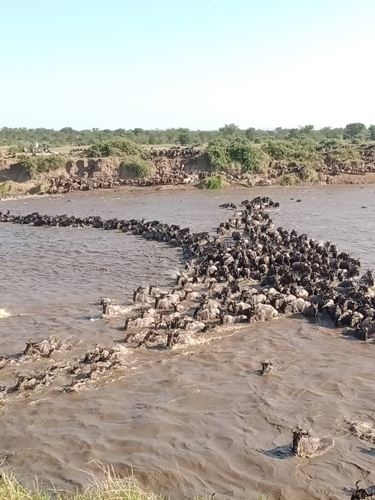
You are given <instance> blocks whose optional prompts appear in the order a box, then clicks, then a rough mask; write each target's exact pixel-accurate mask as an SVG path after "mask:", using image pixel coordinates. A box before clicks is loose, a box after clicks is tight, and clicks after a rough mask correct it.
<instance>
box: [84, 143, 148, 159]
mask: <svg viewBox="0 0 375 500" xmlns="http://www.w3.org/2000/svg"><path fill="white" fill-rule="evenodd" d="M83 156H85V157H86V158H97V157H103V156H104V157H106V156H139V157H142V158H144V157H145V156H146V154H145V150H144V149H143V148H142V147H141V146H139V145H138V144H136V143H135V142H133V141H130V140H128V139H114V140H111V141H106V142H99V143H98V144H93V145H92V146H90V147H89V148H86V149H84V151H83Z"/></svg>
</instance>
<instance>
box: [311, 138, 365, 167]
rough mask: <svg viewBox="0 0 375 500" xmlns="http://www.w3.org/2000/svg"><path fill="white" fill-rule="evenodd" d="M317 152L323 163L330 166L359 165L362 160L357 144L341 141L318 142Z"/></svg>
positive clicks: (326, 140) (327, 140)
mask: <svg viewBox="0 0 375 500" xmlns="http://www.w3.org/2000/svg"><path fill="white" fill-rule="evenodd" d="M318 150H319V152H320V154H321V155H322V157H323V158H324V163H325V164H326V165H328V166H331V165H344V164H348V163H351V164H359V163H360V162H361V160H362V158H361V149H360V147H359V146H358V144H355V143H353V142H350V141H344V140H342V139H325V140H323V141H320V143H319V145H318Z"/></svg>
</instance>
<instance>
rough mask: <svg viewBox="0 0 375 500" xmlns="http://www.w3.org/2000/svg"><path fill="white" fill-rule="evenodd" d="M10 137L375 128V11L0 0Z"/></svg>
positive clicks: (285, 3)
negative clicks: (29, 131)
mask: <svg viewBox="0 0 375 500" xmlns="http://www.w3.org/2000/svg"><path fill="white" fill-rule="evenodd" d="M0 19H1V24H0V127H1V126H25V127H53V128H61V127H64V126H71V127H74V128H93V127H99V128H119V127H122V128H134V127H142V128H167V127H189V128H194V129H198V128H201V129H212V128H217V127H219V126H222V125H224V124H225V123H232V122H233V123H236V124H238V125H239V126H241V127H242V128H247V127H250V126H254V127H259V128H274V127H277V126H285V127H296V126H299V125H305V124H310V123H311V124H314V125H316V126H318V127H320V126H325V125H329V126H341V125H345V124H346V123H348V122H352V121H362V122H364V123H366V124H367V125H369V124H370V123H375V98H374V93H375V68H374V61H375V30H374V26H375V0H216V1H215V0H185V1H184V2H182V1H178V0H132V1H129V0H106V1H104V0H64V1H56V0H0Z"/></svg>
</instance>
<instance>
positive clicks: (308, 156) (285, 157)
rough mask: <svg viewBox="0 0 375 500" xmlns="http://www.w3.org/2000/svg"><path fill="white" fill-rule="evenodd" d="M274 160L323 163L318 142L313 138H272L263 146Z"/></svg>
mask: <svg viewBox="0 0 375 500" xmlns="http://www.w3.org/2000/svg"><path fill="white" fill-rule="evenodd" d="M262 149H263V151H265V152H266V153H267V154H268V155H269V156H270V157H271V158H272V159H273V160H276V161H283V162H285V163H304V164H306V163H321V158H320V157H319V154H318V151H317V147H316V142H315V141H313V140H311V139H288V140H270V141H268V142H267V143H265V144H263V146H262Z"/></svg>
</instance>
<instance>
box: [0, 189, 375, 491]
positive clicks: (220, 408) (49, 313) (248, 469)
mask: <svg viewBox="0 0 375 500" xmlns="http://www.w3.org/2000/svg"><path fill="white" fill-rule="evenodd" d="M259 194H260V195H262V196H270V197H271V198H272V199H274V200H275V201H279V202H280V208H279V209H278V210H277V211H273V214H272V217H273V219H274V221H275V223H277V224H278V225H283V226H286V227H288V228H292V227H295V228H296V229H298V230H299V231H301V232H307V233H308V234H309V235H310V236H311V237H314V238H317V239H322V240H330V241H332V242H335V243H337V244H338V247H339V249H340V250H344V251H350V252H351V254H352V255H353V256H355V257H358V258H360V259H361V262H362V267H363V270H366V269H367V268H375V254H374V247H375V187H374V186H364V187H363V186H332V187H331V186H323V187H322V186H317V187H309V188H256V189H251V190H250V189H241V190H237V189H236V190H227V191H223V192H220V193H217V192H202V191H199V190H187V191H156V192H155V191H152V190H139V191H136V192H132V193H129V192H124V191H122V190H118V191H100V192H99V191H97V192H94V193H81V194H79V193H75V194H71V195H66V196H61V197H55V198H51V197H50V198H29V199H21V200H11V201H2V202H0V210H4V209H10V210H11V211H12V212H14V213H20V212H22V213H30V212H33V211H39V212H40V213H48V214H62V213H66V214H74V215H82V216H86V215H101V216H103V217H106V218H109V217H112V216H116V217H119V218H124V219H130V218H132V217H134V218H142V217H145V218H147V219H159V220H161V221H163V222H168V223H176V224H180V225H181V226H182V227H184V226H189V227H191V229H193V230H210V231H211V230H213V229H214V228H215V227H216V226H217V224H218V223H219V222H220V221H221V220H224V219H226V218H227V216H228V215H229V212H228V211H226V210H223V209H220V208H219V204H221V203H223V202H226V201H234V202H239V201H241V200H243V199H246V198H253V197H254V196H257V195H259ZM297 199H301V200H302V201H301V202H298V203H297V202H296V200H297ZM0 259H1V263H2V266H1V289H0V307H1V308H6V309H7V310H8V311H9V312H10V314H11V316H10V317H9V318H3V319H0V332H1V335H0V354H13V353H18V352H20V351H22V350H23V348H24V346H25V342H26V341H27V340H28V339H29V338H32V339H35V340H41V339H44V338H47V337H49V336H50V335H54V336H56V337H57V338H59V339H62V340H64V339H66V338H68V337H69V338H71V339H72V340H73V341H74V342H75V343H76V345H78V346H82V349H84V348H86V347H87V346H94V345H95V344H97V343H100V344H103V345H123V344H122V341H123V338H124V333H123V332H122V331H120V327H121V325H122V323H123V322H122V320H120V319H116V318H114V319H112V320H110V321H108V320H103V319H97V317H98V315H99V313H100V308H99V306H98V305H96V304H95V303H96V302H97V300H98V298H99V297H100V296H109V297H112V298H114V299H116V300H117V301H118V302H119V303H126V302H128V301H130V299H131V296H132V292H133V289H134V288H136V287H138V286H139V285H142V286H146V285H148V284H150V283H157V284H158V285H160V286H167V285H172V284H173V282H174V276H175V275H176V272H177V271H178V269H179V267H180V266H181V264H182V260H181V254H180V251H179V250H178V249H172V248H169V247H167V246H165V245H161V244H158V243H156V242H150V241H145V240H144V239H141V238H137V237H135V236H131V235H125V234H122V233H116V232H114V231H99V230H94V229H77V228H48V227H43V228H39V227H32V226H22V225H11V224H1V226H0ZM123 349H124V351H123V352H124V354H123V355H124V356H125V359H126V362H125V365H124V367H121V368H118V369H115V370H113V371H110V373H109V374H107V375H106V376H105V377H103V378H101V379H100V380H98V381H97V383H96V384H94V385H91V386H90V387H88V388H84V389H82V390H79V391H77V392H71V393H63V392H61V391H59V390H57V389H56V387H54V386H53V385H51V386H50V387H46V388H44V389H43V390H41V391H31V392H29V393H22V394H19V395H17V396H14V397H12V398H7V399H6V400H4V401H3V403H2V404H1V406H0V418H1V430H0V436H1V439H0V463H1V464H2V466H3V467H4V466H5V467H7V468H9V469H10V470H12V471H14V472H15V474H16V475H17V477H18V478H19V479H21V480H22V481H23V482H25V483H28V484H32V482H33V480H34V478H35V476H37V477H38V478H39V481H40V482H42V483H43V484H47V485H48V484H50V483H53V484H54V485H56V486H57V487H58V488H64V489H73V488H74V487H75V486H80V485H83V484H85V483H86V482H87V481H89V480H90V473H91V472H97V471H98V470H100V465H99V464H102V465H107V464H111V465H113V467H114V469H115V471H117V472H118V473H120V474H124V475H125V474H128V473H129V472H130V471H131V470H133V471H134V472H135V473H136V474H137V475H138V476H139V477H140V478H141V480H142V481H144V482H145V484H147V485H148V486H150V487H151V488H152V489H154V490H155V492H158V493H162V494H169V495H170V498H172V499H180V498H181V499H182V498H192V497H193V495H194V494H200V495H211V494H212V493H214V492H215V493H216V496H215V498H218V499H220V500H222V499H226V498H235V499H242V498H249V499H252V498H256V495H258V494H260V493H263V494H267V495H268V498H269V499H288V500H294V499H295V500H300V499H342V498H348V496H349V497H350V493H349V491H350V488H352V487H353V486H354V484H355V482H356V481H357V480H359V479H362V480H363V483H361V484H363V485H372V484H375V447H374V445H372V444H371V443H369V442H366V441H361V440H359V439H358V438H357V437H354V436H353V435H352V434H351V433H350V432H349V430H348V424H347V421H348V420H351V419H359V420H361V419H362V420H367V421H371V420H372V419H374V418H375V381H374V368H375V363H374V360H375V344H373V343H372V344H366V343H363V342H360V341H357V340H352V339H349V338H348V337H343V336H341V335H340V331H339V330H336V329H333V328H331V327H330V326H329V325H326V326H324V325H318V324H316V323H313V322H309V321H308V320H306V319H300V318H293V319H292V318H284V319H277V320H274V321H272V322H269V323H262V324H259V323H258V324H252V325H246V326H243V327H241V328H236V329H233V330H231V331H226V332H219V331H218V332H215V331H214V332H211V333H210V334H202V336H201V337H199V340H197V339H196V338H195V340H194V341H193V340H192V341H191V342H187V343H185V344H183V345H178V346H176V347H174V348H173V349H172V350H157V349H145V348H142V349H137V350H134V349H130V348H129V349H126V348H125V347H124V348H123ZM70 355H71V354H70V352H69V351H68V352H67V353H65V354H64V353H63V354H61V356H62V357H64V356H65V357H69V356H70ZM265 358H266V359H272V360H275V361H276V363H277V370H276V372H275V373H274V374H271V375H269V376H267V377H260V376H259V374H258V368H259V361H260V360H261V359H265ZM26 368H27V367H26ZM2 377H3V378H4V377H6V375H4V374H2V371H0V385H3V384H5V383H7V382H8V381H7V380H2ZM297 424H300V425H302V426H305V427H308V428H310V429H312V430H313V431H314V433H315V434H317V435H318V436H330V437H333V439H334V440H335V445H334V447H333V448H332V449H330V450H329V451H328V452H327V453H326V454H325V455H323V456H321V457H316V458H312V459H301V458H297V457H294V456H291V454H290V452H289V446H290V443H291V437H292V436H291V429H292V428H293V427H294V426H296V425H297Z"/></svg>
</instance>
